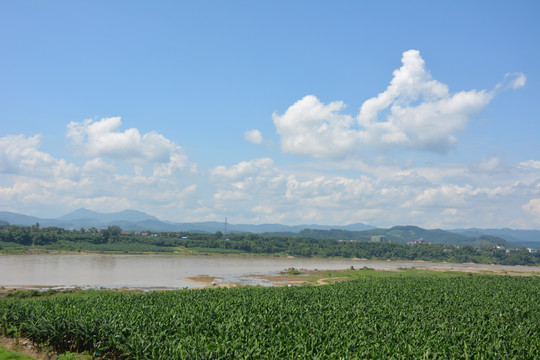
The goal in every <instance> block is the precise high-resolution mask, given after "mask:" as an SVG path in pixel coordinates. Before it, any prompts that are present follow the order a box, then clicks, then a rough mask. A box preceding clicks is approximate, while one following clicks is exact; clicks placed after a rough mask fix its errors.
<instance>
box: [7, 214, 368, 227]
mask: <svg viewBox="0 0 540 360" xmlns="http://www.w3.org/2000/svg"><path fill="white" fill-rule="evenodd" d="M1 221H4V222H7V223H9V224H12V225H25V226H29V225H34V224H36V223H39V224H40V226H45V227H50V226H55V227H60V228H64V229H69V230H73V229H80V228H86V229H88V228H91V227H95V228H97V229H104V228H106V227H107V226H110V225H118V226H120V227H121V228H122V229H123V230H126V231H147V230H148V231H156V232H159V231H186V232H207V233H215V232H216V231H224V230H225V223H224V222H217V221H206V222H184V223H175V222H168V221H161V220H159V219H158V218H157V217H155V216H152V215H148V214H146V213H144V212H141V211H137V210H124V211H120V212H115V213H107V214H104V213H99V212H95V211H91V210H88V209H84V208H82V209H77V210H75V211H73V212H70V213H69V214H66V215H64V216H61V217H59V218H55V219H45V218H38V217H35V216H27V215H22V214H17V213H13V212H8V211H0V222H1ZM0 225H1V223H0ZM307 228H309V229H318V230H329V229H341V230H349V231H360V230H368V229H373V228H374V227H373V226H370V225H365V224H361V223H358V224H351V225H345V226H329V225H314V224H311V225H292V226H290V225H281V224H260V225H252V224H227V232H251V233H265V232H284V233H285V232H288V233H298V232H300V231H302V230H304V229H307Z"/></svg>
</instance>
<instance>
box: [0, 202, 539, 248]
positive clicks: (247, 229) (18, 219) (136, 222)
mask: <svg viewBox="0 0 540 360" xmlns="http://www.w3.org/2000/svg"><path fill="white" fill-rule="evenodd" d="M36 223H39V224H40V226H43V227H51V226H55V227H60V228H64V229H70V230H73V229H80V228H86V229H88V228H91V227H94V228H97V229H103V228H107V227H108V226H110V225H118V226H120V227H121V228H122V229H123V230H126V231H155V232H163V231H171V232H172V231H186V232H203V233H215V232H216V231H222V232H223V231H224V230H225V224H224V222H217V221H206V222H184V223H180V222H178V223H175V222H167V221H162V220H160V219H158V218H157V217H155V216H152V215H148V214H146V213H144V212H141V211H137V210H124V211H120V212H114V213H106V214H105V213H99V212H95V211H91V210H88V209H84V208H81V209H78V210H75V211H73V212H70V213H68V214H66V215H64V216H61V217H59V218H55V219H45V218H38V217H34V216H27V215H22V214H17V213H13V212H8V211H0V225H2V224H12V225H25V226H29V225H34V224H36ZM227 232H237V233H269V234H273V235H280V234H281V235H296V236H305V237H325V238H335V239H338V240H339V239H357V240H360V239H363V240H367V239H369V238H370V236H371V235H374V234H379V235H384V236H385V237H387V238H388V239H390V240H392V241H396V242H407V241H411V240H416V239H418V238H424V239H425V241H427V242H433V243H451V244H465V243H474V241H477V242H478V241H483V242H485V241H486V239H489V238H488V237H486V236H491V237H494V238H492V239H490V240H487V241H488V242H490V241H494V242H498V240H497V239H496V238H500V239H503V240H505V241H507V242H509V243H511V244H516V245H520V246H526V247H538V246H539V245H540V231H538V230H513V229H477V228H471V229H454V230H447V231H446V230H439V229H436V230H425V229H422V228H419V227H416V226H395V227H392V228H390V229H378V228H376V227H374V226H371V225H366V224H362V223H357V224H350V225H345V226H339V225H316V224H304V225H281V224H259V225H252V224H227ZM482 236H484V238H483V240H482V239H478V238H480V237H482Z"/></svg>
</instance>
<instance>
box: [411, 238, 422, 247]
mask: <svg viewBox="0 0 540 360" xmlns="http://www.w3.org/2000/svg"><path fill="white" fill-rule="evenodd" d="M423 243H425V240H424V238H420V239H418V240H414V241H409V242H408V243H407V245H409V246H413V245H418V244H423Z"/></svg>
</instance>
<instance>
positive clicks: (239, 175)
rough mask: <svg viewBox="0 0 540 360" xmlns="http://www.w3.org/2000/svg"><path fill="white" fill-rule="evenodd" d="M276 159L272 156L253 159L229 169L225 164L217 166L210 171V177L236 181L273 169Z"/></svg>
mask: <svg viewBox="0 0 540 360" xmlns="http://www.w3.org/2000/svg"><path fill="white" fill-rule="evenodd" d="M273 165H274V161H273V160H272V159H270V158H261V159H255V160H251V161H242V162H240V163H238V164H235V165H233V166H231V167H230V168H229V169H227V168H226V167H225V166H217V167H215V168H214V169H212V170H211V171H210V177H211V179H213V180H214V181H222V180H223V179H226V180H227V181H236V180H240V179H243V178H245V177H247V176H251V175H255V174H258V173H260V172H262V171H265V170H266V171H271V170H272V167H273Z"/></svg>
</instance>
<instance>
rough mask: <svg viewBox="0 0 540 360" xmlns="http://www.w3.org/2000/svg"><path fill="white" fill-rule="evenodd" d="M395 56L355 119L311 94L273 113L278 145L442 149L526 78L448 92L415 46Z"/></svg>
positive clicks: (324, 150)
mask: <svg viewBox="0 0 540 360" xmlns="http://www.w3.org/2000/svg"><path fill="white" fill-rule="evenodd" d="M401 62H402V66H401V67H400V68H399V69H397V70H395V71H394V73H393V78H392V80H391V81H390V84H389V85H388V87H387V88H386V90H385V91H383V92H381V93H380V94H378V95H377V96H375V97H373V98H370V99H368V100H366V101H365V102H364V103H363V104H362V106H361V108H360V112H359V114H358V115H357V117H356V118H355V119H354V118H353V117H352V116H350V115H348V114H344V113H342V110H343V109H344V106H345V105H344V104H343V103H342V102H341V101H335V102H331V103H329V104H327V105H326V104H324V103H322V102H321V101H319V99H317V98H316V97H315V96H313V95H308V96H306V97H304V98H303V99H301V100H299V101H297V102H296V103H294V104H293V105H291V106H290V107H289V108H288V109H287V110H286V111H285V113H284V114H283V115H279V114H277V113H274V115H273V121H274V124H275V126H276V130H277V133H278V134H279V135H280V136H281V149H282V151H284V152H288V153H292V154H298V155H308V156H313V157H317V158H340V157H344V156H346V155H349V154H352V153H354V152H355V151H356V150H357V149H358V148H359V146H360V145H367V146H370V147H374V148H378V149H381V148H382V149H388V148H405V149H415V150H421V151H430V152H438V153H444V152H446V151H448V150H449V149H450V148H452V147H453V146H454V145H455V143H456V142H457V135H458V134H459V133H460V132H461V131H463V130H464V129H465V128H466V125H467V122H468V121H469V119H470V117H471V115H473V114H475V113H477V112H479V111H480V110H482V109H483V108H484V107H485V106H486V105H487V104H488V103H489V102H490V101H491V99H492V98H493V97H494V96H495V94H496V93H497V91H498V90H499V89H501V88H504V87H507V88H512V89H517V88H519V87H522V86H523V85H525V82H526V77H525V75H523V74H521V73H517V74H510V75H507V76H506V77H505V81H504V82H503V83H501V84H498V85H497V86H496V87H495V88H494V89H493V90H490V91H488V90H479V91H478V90H469V91H459V92H456V93H451V92H450V91H449V89H448V86H447V85H445V84H443V83H441V82H439V81H437V80H434V79H433V78H432V76H431V74H430V73H429V71H428V70H427V69H426V66H425V62H424V60H423V59H422V57H421V56H420V52H419V51H417V50H408V51H405V52H404V53H403V56H402V59H401ZM505 84H506V85H505Z"/></svg>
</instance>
